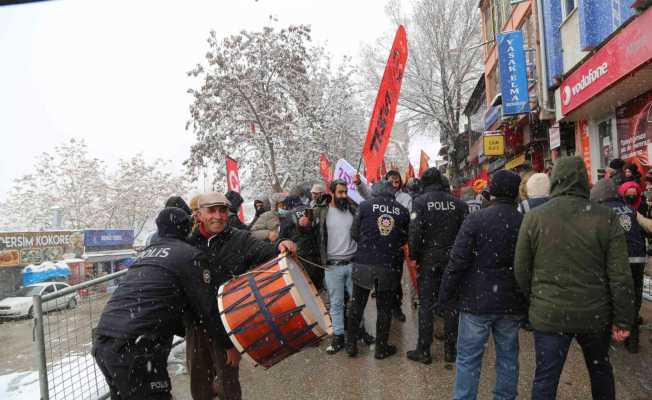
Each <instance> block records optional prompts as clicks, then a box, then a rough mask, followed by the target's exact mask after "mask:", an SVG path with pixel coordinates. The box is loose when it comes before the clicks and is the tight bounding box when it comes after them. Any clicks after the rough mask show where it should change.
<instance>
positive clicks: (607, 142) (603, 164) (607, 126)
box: [598, 119, 615, 168]
mask: <svg viewBox="0 0 652 400" xmlns="http://www.w3.org/2000/svg"><path fill="white" fill-rule="evenodd" d="M598 136H599V139H600V168H607V167H608V166H609V161H611V160H613V159H614V158H615V157H614V155H615V151H614V145H613V143H612V141H611V119H607V120H605V121H602V122H600V124H598Z"/></svg>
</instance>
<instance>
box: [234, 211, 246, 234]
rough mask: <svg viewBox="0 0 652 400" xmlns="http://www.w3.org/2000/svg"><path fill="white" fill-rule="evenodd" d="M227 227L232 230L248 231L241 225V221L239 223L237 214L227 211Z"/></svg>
mask: <svg viewBox="0 0 652 400" xmlns="http://www.w3.org/2000/svg"><path fill="white" fill-rule="evenodd" d="M229 225H230V226H231V227H232V228H236V229H241V230H245V231H248V230H249V227H248V226H247V225H245V224H243V223H242V221H240V217H238V214H237V213H234V212H232V211H229Z"/></svg>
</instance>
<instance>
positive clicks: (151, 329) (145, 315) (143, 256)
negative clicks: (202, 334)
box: [96, 237, 233, 347]
mask: <svg viewBox="0 0 652 400" xmlns="http://www.w3.org/2000/svg"><path fill="white" fill-rule="evenodd" d="M207 261H208V260H207V258H206V257H205V256H204V255H203V254H202V252H201V251H200V250H198V249H196V248H194V247H192V246H190V245H188V244H187V243H185V242H184V241H182V240H180V239H176V238H169V237H161V238H159V239H158V240H157V241H156V243H154V244H152V245H151V246H149V247H147V248H145V250H143V251H142V252H140V253H139V254H138V256H137V260H136V262H135V263H134V264H133V265H132V266H131V267H129V271H128V272H127V274H126V275H125V278H124V281H123V282H122V283H120V286H118V288H117V289H116V291H115V292H114V293H113V295H112V296H111V299H110V300H109V302H108V303H107V305H106V307H105V309H104V311H103V312H102V316H101V317H100V321H99V323H98V325H97V329H96V333H97V334H98V335H101V336H109V337H114V338H119V339H136V338H138V337H139V336H141V335H150V336H159V337H171V336H172V335H173V334H176V335H180V336H183V335H184V326H183V318H182V316H183V315H184V313H185V312H188V313H191V315H193V316H194V317H195V318H196V319H197V320H199V321H203V322H204V325H205V326H206V329H207V330H208V334H209V335H210V336H211V337H212V338H214V339H215V340H218V341H220V342H222V343H224V344H225V345H229V346H231V347H232V346H233V345H231V344H230V343H231V341H230V340H229V339H228V337H227V336H226V333H225V332H224V329H223V328H222V322H221V320H220V316H219V312H218V310H217V301H216V298H215V291H214V287H213V285H211V282H210V280H209V279H206V278H205V277H206V276H209V275H210V268H209V264H208V262H207Z"/></svg>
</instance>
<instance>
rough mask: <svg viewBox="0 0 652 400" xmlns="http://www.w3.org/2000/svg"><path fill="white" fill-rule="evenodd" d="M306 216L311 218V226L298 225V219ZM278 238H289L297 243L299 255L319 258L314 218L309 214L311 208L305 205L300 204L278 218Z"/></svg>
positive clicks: (313, 258) (314, 258)
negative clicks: (279, 222)
mask: <svg viewBox="0 0 652 400" xmlns="http://www.w3.org/2000/svg"><path fill="white" fill-rule="evenodd" d="M303 216H308V218H309V219H311V226H308V227H302V226H300V225H299V219H300V218H301V217H303ZM280 221H281V224H280V230H279V240H285V239H288V240H291V241H293V242H294V243H296V245H297V254H298V255H299V256H300V257H304V258H307V259H309V260H311V261H312V260H319V258H320V253H319V240H318V235H317V229H315V228H314V227H313V226H312V224H314V218H312V216H311V210H310V209H309V208H308V207H306V206H300V207H297V208H295V209H293V210H292V211H291V212H290V213H289V214H288V215H285V216H283V217H281V218H280Z"/></svg>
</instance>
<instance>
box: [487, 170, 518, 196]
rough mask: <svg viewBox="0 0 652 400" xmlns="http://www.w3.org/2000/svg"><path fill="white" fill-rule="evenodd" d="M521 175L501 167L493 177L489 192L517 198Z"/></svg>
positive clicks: (494, 194)
mask: <svg viewBox="0 0 652 400" xmlns="http://www.w3.org/2000/svg"><path fill="white" fill-rule="evenodd" d="M520 184H521V177H520V176H518V174H516V173H514V172H512V171H508V170H506V169H501V170H500V171H498V172H496V173H495V174H494V175H493V176H492V177H491V183H490V184H489V193H490V194H491V195H492V196H494V197H502V198H508V199H515V198H516V197H517V196H518V187H519V185H520Z"/></svg>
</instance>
